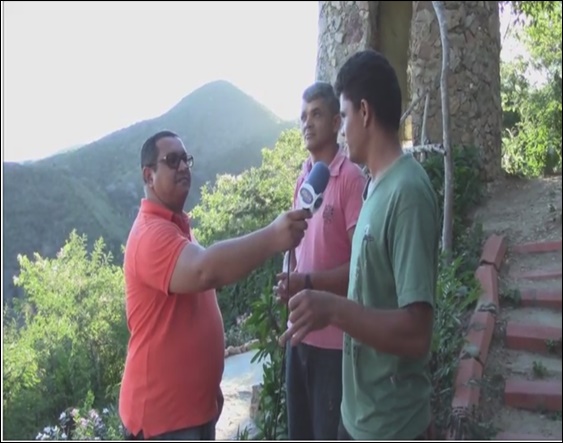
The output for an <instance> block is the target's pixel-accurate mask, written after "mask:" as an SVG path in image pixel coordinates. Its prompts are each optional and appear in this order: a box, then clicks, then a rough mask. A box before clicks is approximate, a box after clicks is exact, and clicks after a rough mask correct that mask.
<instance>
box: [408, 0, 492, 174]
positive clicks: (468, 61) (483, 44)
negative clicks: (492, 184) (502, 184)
mask: <svg viewBox="0 0 563 443" xmlns="http://www.w3.org/2000/svg"><path fill="white" fill-rule="evenodd" d="M444 3H445V6H446V15H447V20H448V24H449V26H448V27H449V35H448V36H449V39H450V81H449V86H450V87H449V92H450V112H451V139H452V144H453V145H454V146H455V145H464V146H476V147H478V148H479V149H480V150H481V153H482V158H481V160H482V165H481V166H482V172H483V180H484V181H493V180H495V179H496V178H498V177H499V176H500V174H501V131H502V107H501V99H500V49H501V48H500V26H499V9H498V2H496V1H485V2H484V1H464V2H461V1H459V2H458V1H451V2H450V1H448V2H444ZM441 63H442V46H441V42H440V33H439V29H438V21H437V18H436V14H435V12H434V9H433V7H432V2H429V1H415V2H413V18H412V23H411V44H410V63H409V79H410V81H409V82H410V90H411V94H412V96H411V100H415V99H416V98H417V97H418V96H420V95H422V94H423V93H424V90H425V89H427V88H429V87H431V85H433V84H437V83H436V82H438V81H439V76H440V71H441ZM423 110H424V100H421V102H420V103H419V105H418V106H417V107H416V108H415V109H414V110H413V113H412V130H413V139H414V140H413V141H414V143H415V145H416V144H420V142H421V140H420V135H421V134H420V132H421V127H422V114H423ZM428 111H429V112H428V119H427V126H426V127H427V135H428V138H429V139H430V142H439V141H441V140H442V116H441V106H440V93H439V89H435V92H434V93H433V94H431V97H430V102H429V109H428Z"/></svg>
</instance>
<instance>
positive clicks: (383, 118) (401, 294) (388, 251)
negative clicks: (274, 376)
mask: <svg viewBox="0 0 563 443" xmlns="http://www.w3.org/2000/svg"><path fill="white" fill-rule="evenodd" d="M335 89H336V91H337V94H338V95H339V96H340V104H341V108H340V109H341V113H342V119H343V128H342V130H343V134H344V136H345V138H346V141H347V143H348V149H349V152H350V159H351V160H352V161H353V162H355V163H358V164H364V165H366V166H367V168H368V170H369V174H370V180H369V182H368V184H367V185H366V188H365V190H364V195H363V199H364V202H363V206H362V209H361V212H360V215H359V219H358V222H357V225H356V230H355V234H354V237H353V240H352V256H351V260H350V283H349V288H348V297H347V298H343V297H339V296H337V295H334V294H330V293H328V292H323V291H314V290H305V291H301V292H300V293H298V294H296V295H295V296H294V297H293V298H291V299H290V301H289V304H288V305H289V309H290V316H289V319H290V321H291V323H292V326H291V327H290V328H289V329H288V330H287V331H286V332H285V333H284V334H283V335H282V337H281V341H282V342H286V341H289V340H291V343H292V344H296V343H299V342H300V340H301V339H302V338H303V337H304V336H305V335H306V334H307V333H309V332H310V331H311V330H316V329H319V328H323V327H325V326H327V325H329V324H331V325H334V326H337V327H339V328H340V329H342V331H343V332H344V349H343V351H344V352H343V366H342V370H343V374H342V378H343V380H342V381H343V386H342V388H343V392H342V394H343V398H342V405H341V426H340V432H339V434H340V435H339V438H340V439H357V440H413V439H416V440H424V439H427V438H428V434H429V429H430V425H431V415H432V414H431V410H430V397H431V390H432V385H431V379H430V373H429V368H428V362H429V358H430V345H431V341H432V327H433V309H434V293H435V291H436V279H437V273H438V256H439V250H438V247H439V246H438V245H439V234H440V215H439V209H438V202H437V197H436V194H435V192H434V190H433V188H432V185H431V183H430V180H429V178H428V176H427V174H426V172H425V171H424V169H423V168H422V166H421V165H420V164H419V163H418V162H417V161H416V160H415V159H414V158H413V156H412V155H411V154H405V153H403V151H402V147H401V143H400V138H399V126H400V118H401V91H400V88H399V83H398V80H397V76H396V73H395V71H394V69H393V68H392V67H391V65H390V64H389V62H388V61H387V59H386V58H385V57H384V56H383V55H381V54H380V53H378V52H376V51H373V50H366V51H362V52H359V53H356V54H355V55H353V56H352V57H350V58H349V59H348V61H347V62H346V63H345V64H344V65H343V66H342V68H341V69H340V71H339V73H338V77H337V80H336V87H335Z"/></svg>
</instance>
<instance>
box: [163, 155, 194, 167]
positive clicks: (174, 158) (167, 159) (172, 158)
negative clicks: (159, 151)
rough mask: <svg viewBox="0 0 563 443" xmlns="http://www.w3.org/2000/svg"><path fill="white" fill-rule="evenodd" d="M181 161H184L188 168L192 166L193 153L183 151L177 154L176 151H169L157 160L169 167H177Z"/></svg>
mask: <svg viewBox="0 0 563 443" xmlns="http://www.w3.org/2000/svg"><path fill="white" fill-rule="evenodd" d="M182 161H183V162H184V163H186V164H187V165H188V168H190V169H192V167H193V166H194V157H193V155H188V154H186V153H185V152H183V153H182V154H179V153H178V152H171V153H170V154H166V155H165V156H164V157H162V158H161V159H160V160H159V162H161V163H164V164H166V166H168V167H169V168H170V169H178V168H179V167H180V162H182Z"/></svg>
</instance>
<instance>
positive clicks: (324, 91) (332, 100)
mask: <svg viewBox="0 0 563 443" xmlns="http://www.w3.org/2000/svg"><path fill="white" fill-rule="evenodd" d="M302 98H303V100H305V102H306V103H311V102H312V101H313V100H317V99H322V100H324V101H325V102H326V104H327V105H328V108H329V110H330V112H331V114H332V115H336V114H338V113H339V112H340V101H339V100H338V96H337V95H336V94H335V92H334V88H333V87H332V85H331V84H330V83H326V82H315V83H313V84H312V85H311V86H309V87H308V88H307V89H305V91H304V92H303V97H302Z"/></svg>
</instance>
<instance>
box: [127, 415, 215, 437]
mask: <svg viewBox="0 0 563 443" xmlns="http://www.w3.org/2000/svg"><path fill="white" fill-rule="evenodd" d="M125 440H183V441H186V440H215V420H213V421H211V422H209V423H206V424H203V425H200V426H194V427H192V428H186V429H179V430H177V431H171V432H165V433H164V434H160V435H155V436H154V437H150V438H145V437H144V436H143V433H142V432H140V433H139V434H138V435H132V434H131V433H130V432H128V431H127V430H126V431H125Z"/></svg>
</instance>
